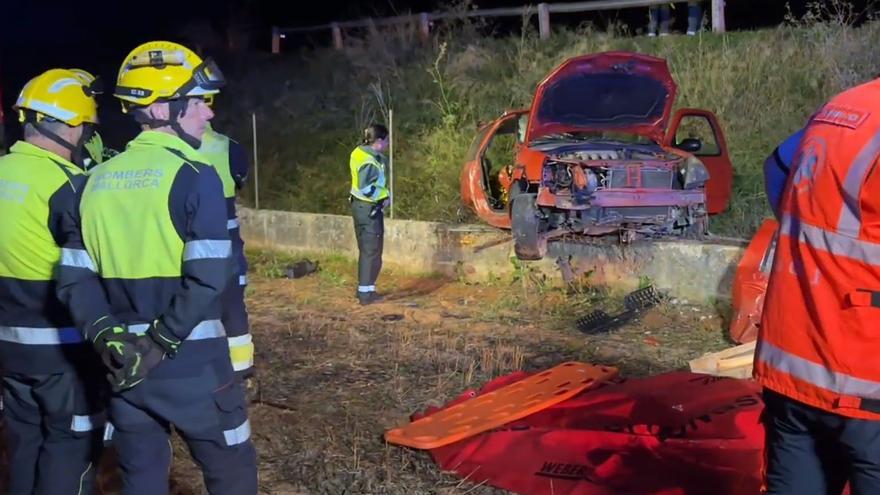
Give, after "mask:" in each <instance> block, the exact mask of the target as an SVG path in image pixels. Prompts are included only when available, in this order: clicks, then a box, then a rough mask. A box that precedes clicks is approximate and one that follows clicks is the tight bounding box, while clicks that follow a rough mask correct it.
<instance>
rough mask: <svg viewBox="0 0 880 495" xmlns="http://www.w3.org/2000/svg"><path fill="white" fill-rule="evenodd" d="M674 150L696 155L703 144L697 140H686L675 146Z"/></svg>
mask: <svg viewBox="0 0 880 495" xmlns="http://www.w3.org/2000/svg"><path fill="white" fill-rule="evenodd" d="M675 147H676V148H678V149H680V150H683V151H687V152H688V153H696V152H697V151H700V149H702V148H703V142H702V141H700V140H699V139H697V138H686V139H683V140H682V141H681V142H680V143H678V144H677V145H675Z"/></svg>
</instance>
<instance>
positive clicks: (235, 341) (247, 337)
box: [228, 333, 254, 347]
mask: <svg viewBox="0 0 880 495" xmlns="http://www.w3.org/2000/svg"><path fill="white" fill-rule="evenodd" d="M228 339H229V347H238V346H242V345H248V344H250V343H252V342H253V341H254V339H253V337H251V334H249V333H246V334H244V335H239V336H238V337H228Z"/></svg>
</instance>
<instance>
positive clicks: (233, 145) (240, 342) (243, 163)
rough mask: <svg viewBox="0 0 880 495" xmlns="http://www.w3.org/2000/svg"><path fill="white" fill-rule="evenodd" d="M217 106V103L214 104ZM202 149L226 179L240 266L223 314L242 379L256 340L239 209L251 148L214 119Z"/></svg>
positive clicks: (228, 211) (250, 363)
mask: <svg viewBox="0 0 880 495" xmlns="http://www.w3.org/2000/svg"><path fill="white" fill-rule="evenodd" d="M212 96H213V95H211V96H209V97H208V104H209V105H212V104H213V97H212ZM212 108H213V107H212ZM199 151H200V152H201V153H202V155H204V156H205V158H207V159H208V161H209V162H210V163H211V165H213V166H214V168H215V169H216V170H217V173H218V174H219V175H220V180H221V181H222V182H223V196H224V197H225V198H226V216H225V217H224V218H225V219H226V228H227V229H228V230H229V239H230V240H231V241H232V257H233V258H234V259H235V262H236V270H235V272H234V273H233V277H232V280H230V281H229V283H228V284H227V286H226V290H224V291H223V296H222V297H221V300H222V316H221V320H222V322H223V327H224V328H225V329H226V335H227V338H228V342H229V356H230V359H231V360H232V369H233V370H234V371H235V375H236V377H237V378H239V379H241V380H245V379H248V378H250V377H252V376H253V372H254V344H253V339H252V338H251V334H250V328H249V325H248V313H247V307H246V305H245V302H244V291H245V287H246V286H247V258H245V255H244V241H242V239H241V232H240V228H239V224H238V216H237V215H236V213H235V193H236V192H237V191H239V190H240V189H241V188H242V187H244V185H245V181H246V180H247V176H248V159H247V152H246V151H245V149H244V147H243V146H242V145H240V144H239V143H238V142H236V141H234V140H232V139H229V138H228V137H227V136H225V135H223V134H221V133H219V132H217V131H215V130H214V129H213V127H212V126H211V124H210V123H208V126H207V127H206V128H205V134H204V136H202V145H201V147H200V148H199Z"/></svg>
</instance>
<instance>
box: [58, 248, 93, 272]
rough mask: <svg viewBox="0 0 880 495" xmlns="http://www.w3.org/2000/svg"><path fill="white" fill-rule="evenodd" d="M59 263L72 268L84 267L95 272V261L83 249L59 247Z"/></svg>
mask: <svg viewBox="0 0 880 495" xmlns="http://www.w3.org/2000/svg"><path fill="white" fill-rule="evenodd" d="M61 264H62V265H64V266H70V267H74V268H85V269H86V270H91V271H93V272H96V271H97V270H95V263H94V262H93V261H92V257H91V256H89V253H88V252H86V250H85V249H70V248H61Z"/></svg>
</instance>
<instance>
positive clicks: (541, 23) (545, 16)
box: [538, 3, 550, 40]
mask: <svg viewBox="0 0 880 495" xmlns="http://www.w3.org/2000/svg"><path fill="white" fill-rule="evenodd" d="M538 30H539V32H540V33H541V39H542V40H546V39H548V38H550V9H549V8H548V6H547V4H546V3H539V4H538Z"/></svg>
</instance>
